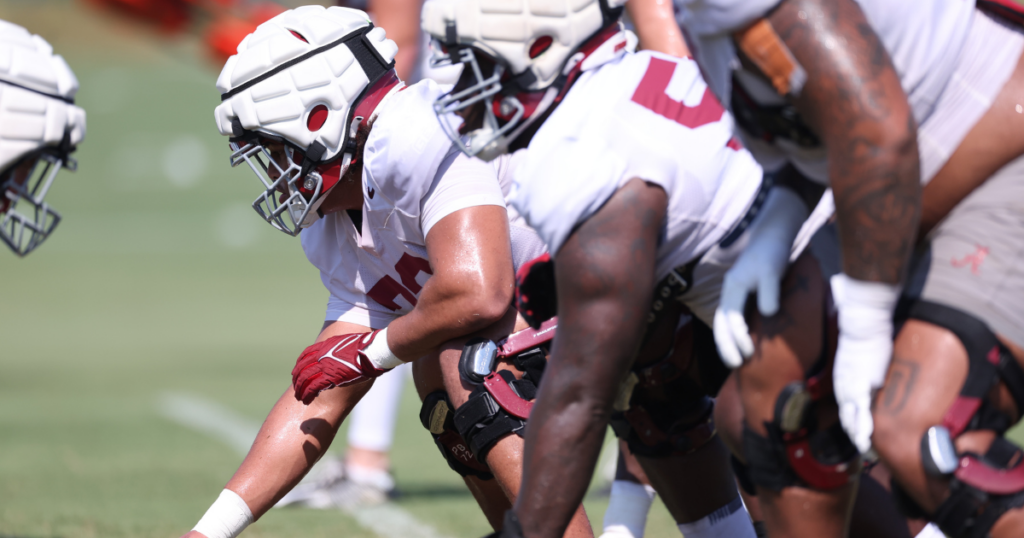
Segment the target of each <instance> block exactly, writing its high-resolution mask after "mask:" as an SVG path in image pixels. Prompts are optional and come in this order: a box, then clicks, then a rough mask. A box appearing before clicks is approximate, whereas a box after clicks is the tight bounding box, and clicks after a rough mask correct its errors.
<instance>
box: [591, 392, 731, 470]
mask: <svg viewBox="0 0 1024 538" xmlns="http://www.w3.org/2000/svg"><path fill="white" fill-rule="evenodd" d="M692 409H693V411H688V412H687V413H686V414H687V415H689V416H692V413H693V412H700V413H701V414H700V418H698V419H697V420H693V419H692V418H691V419H689V420H686V419H678V418H677V419H675V420H673V421H671V422H670V423H668V425H667V427H664V426H663V425H664V424H665V422H663V421H658V420H656V419H655V417H652V416H651V413H649V412H648V411H647V409H645V408H644V407H643V406H642V405H631V406H630V407H629V409H628V410H626V411H624V412H621V413H620V412H617V413H615V414H613V416H612V421H611V426H612V430H613V431H614V432H615V435H616V436H618V437H619V438H620V439H623V440H625V441H626V444H627V445H629V450H630V451H632V452H633V453H634V454H637V455H640V456H643V457H646V458H668V457H671V456H681V455H685V454H689V453H691V452H694V451H695V450H697V449H699V448H700V447H702V446H704V445H706V444H707V443H708V442H709V441H711V439H713V438H714V437H715V435H716V433H717V432H716V430H715V422H714V418H713V416H712V415H713V411H714V400H712V399H711V398H708V397H706V396H705V397H702V398H700V399H699V400H696V401H695V403H694V405H693V407H692ZM659 422H661V424H659Z"/></svg>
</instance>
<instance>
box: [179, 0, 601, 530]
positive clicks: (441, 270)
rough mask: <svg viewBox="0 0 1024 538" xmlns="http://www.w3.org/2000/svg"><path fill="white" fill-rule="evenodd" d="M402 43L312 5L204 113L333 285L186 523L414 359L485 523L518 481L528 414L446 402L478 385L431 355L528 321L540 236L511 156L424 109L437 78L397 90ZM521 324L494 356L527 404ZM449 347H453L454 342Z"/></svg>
mask: <svg viewBox="0 0 1024 538" xmlns="http://www.w3.org/2000/svg"><path fill="white" fill-rule="evenodd" d="M396 52H397V47H396V46H395V44H394V42H392V41H390V40H388V39H386V38H385V33H384V30H383V29H381V28H375V27H373V25H372V24H370V21H369V19H368V17H367V15H366V14H365V13H363V12H361V11H357V10H353V9H346V8H338V7H332V8H329V9H324V8H322V7H319V6H308V7H303V8H298V9H295V10H292V11H287V12H285V13H283V14H281V15H279V16H277V17H275V18H273V19H271V20H270V21H268V22H267V23H264V24H263V25H261V26H259V28H258V29H257V30H256V31H255V32H254V33H253V34H251V35H249V36H248V37H246V38H245V40H243V41H242V43H241V44H240V45H239V47H238V54H236V55H235V56H232V57H231V58H230V59H229V60H228V61H227V63H226V65H225V67H224V70H223V71H222V73H221V76H220V78H219V80H218V82H217V86H218V88H219V89H220V91H221V93H222V103H221V105H220V106H218V107H217V109H216V111H215V119H216V121H217V125H218V127H219V129H220V131H221V133H222V134H224V135H226V136H229V137H230V140H231V146H232V149H233V151H234V153H233V155H232V163H233V164H236V165H238V164H243V163H244V164H248V165H249V166H250V167H251V168H252V169H253V171H254V172H255V173H256V175H257V176H258V177H259V178H260V180H261V181H262V182H263V190H262V192H261V194H260V196H259V197H258V198H257V200H256V202H255V203H254V207H255V209H256V210H257V212H258V213H259V214H260V215H261V216H262V217H263V218H264V219H265V220H267V221H268V222H269V223H271V224H272V225H274V226H275V227H276V228H277V229H279V230H281V231H283V232H285V233H287V234H289V235H293V236H294V235H299V234H300V232H301V240H302V246H303V249H304V251H305V253H306V256H307V258H308V259H309V260H310V262H311V263H313V265H315V266H316V267H317V268H318V269H319V270H320V273H321V279H322V281H323V283H324V285H325V287H327V289H328V290H329V291H330V299H329V301H328V305H327V316H326V321H325V323H324V325H323V327H322V329H321V332H320V335H319V336H318V337H317V339H316V342H315V343H314V344H313V345H311V346H309V347H308V348H307V349H306V350H305V351H304V352H303V353H302V354H301V356H300V357H299V359H298V361H297V363H296V364H295V367H294V369H293V371H292V376H293V379H292V382H293V384H292V387H291V388H290V389H289V390H288V391H287V392H286V393H285V394H284V395H283V396H282V397H281V398H280V399H279V401H278V402H277V404H275V406H274V408H273V409H272V410H271V412H270V415H269V416H268V417H267V419H266V421H265V422H264V424H263V427H262V428H261V430H260V434H259V436H258V438H257V440H256V442H255V443H254V444H253V447H252V449H251V450H250V452H249V454H248V455H247V457H246V458H245V460H244V461H243V462H242V465H241V466H240V468H239V469H238V471H237V472H236V473H235V475H234V476H233V477H232V479H231V480H230V481H229V482H228V484H227V486H226V488H225V489H224V491H223V492H222V493H221V495H220V497H219V498H218V499H217V501H216V502H215V503H214V505H213V506H211V508H210V509H209V510H208V511H207V513H206V515H205V516H204V517H203V518H202V519H201V520H200V522H199V523H198V524H197V525H196V527H195V529H194V530H193V532H192V533H190V534H191V535H192V536H206V537H208V538H223V537H226V536H236V535H237V534H238V533H240V532H241V531H242V530H243V529H244V528H245V527H246V526H247V525H248V524H250V523H251V522H252V521H253V520H255V519H256V518H259V517H260V516H261V515H262V514H263V513H265V512H266V511H267V510H268V509H269V508H270V507H271V506H273V505H274V503H275V502H277V501H278V500H279V499H280V498H281V497H282V496H283V495H284V494H285V493H287V492H288V490H290V489H291V488H292V487H293V486H294V485H295V484H296V483H297V482H298V481H299V480H300V479H301V478H302V476H304V475H305V474H306V472H308V470H309V469H310V467H311V466H312V465H313V464H314V463H315V462H316V461H317V460H318V459H319V458H320V457H321V456H322V455H323V453H324V451H325V450H326V449H327V447H328V446H329V444H330V443H331V441H332V440H333V438H334V435H335V434H336V432H337V429H338V427H339V426H340V424H341V421H342V420H343V419H344V418H345V416H346V415H347V414H348V412H349V411H350V410H351V409H352V407H354V405H355V403H356V402H357V401H358V400H359V399H360V398H361V397H362V395H363V394H365V393H366V391H367V390H368V389H369V387H370V385H371V383H372V380H373V379H374V378H376V377H377V376H380V375H382V374H384V373H385V372H387V371H388V370H390V369H391V368H393V367H395V366H397V365H399V364H401V363H403V362H411V361H414V360H416V359H420V358H421V357H426V358H424V359H422V360H417V361H416V362H415V363H414V367H413V375H414V378H415V380H416V384H417V389H418V391H419V393H420V395H421V397H422V398H424V400H425V402H424V408H423V412H422V413H421V418H422V419H423V423H424V426H425V427H427V429H429V430H430V432H431V434H433V435H434V437H435V439H436V440H437V441H438V445H439V447H440V448H441V449H442V452H444V454H445V457H446V459H447V460H448V463H449V465H450V466H451V467H452V468H453V469H455V470H457V471H459V472H460V474H462V475H463V476H465V477H466V481H467V484H468V485H469V486H470V489H471V490H472V491H473V493H474V495H475V496H476V497H477V499H478V501H479V502H480V503H481V505H482V507H483V508H484V511H485V513H486V514H487V515H488V517H489V520H490V521H491V522H492V523H493V524H494V525H495V528H500V524H501V515H502V514H503V512H504V510H505V509H507V507H508V506H509V505H510V499H514V496H515V493H516V492H517V491H518V489H519V475H520V472H521V471H520V469H521V466H522V464H521V453H522V440H521V439H520V438H519V437H517V436H515V435H511V434H513V433H515V432H516V431H522V429H523V425H524V424H525V422H524V420H522V418H521V417H513V416H509V415H508V413H505V412H504V411H502V410H501V409H500V408H499V409H488V411H489V412H488V413H484V414H481V415H480V416H477V417H475V418H473V417H471V418H472V420H468V421H467V420H460V418H464V417H460V416H453V414H452V413H451V412H450V411H451V410H452V409H454V408H455V407H457V405H453V404H452V402H453V401H454V402H456V404H457V403H459V401H460V399H463V400H464V399H469V398H472V397H473V396H472V395H471V392H472V387H464V386H463V384H462V383H461V381H460V377H459V373H458V364H457V363H455V364H452V370H451V371H442V370H441V369H440V367H439V362H438V360H437V356H436V354H437V353H438V352H439V351H440V350H441V348H442V346H443V345H444V344H445V343H446V342H449V341H451V340H453V339H457V338H461V337H465V336H468V335H471V334H473V333H478V334H479V335H481V336H485V337H487V338H490V339H493V340H495V341H500V340H503V339H504V337H506V336H508V335H509V334H510V333H513V332H514V331H518V330H520V329H526V328H527V326H526V323H525V322H524V321H522V320H518V321H517V317H516V312H515V310H514V309H511V308H510V304H511V301H512V292H513V289H514V260H522V259H531V258H533V257H536V256H538V255H539V254H541V253H542V252H543V251H544V249H543V243H542V242H541V241H539V239H538V238H537V237H536V235H535V234H533V233H532V232H531V231H530V230H529V229H528V228H525V227H523V226H520V225H516V223H514V222H512V223H510V214H509V213H508V212H507V211H506V209H505V199H504V194H503V191H502V183H503V178H507V177H508V175H509V174H510V170H511V169H512V167H513V165H514V162H513V159H512V158H511V157H508V158H504V159H502V160H500V161H498V162H494V163H487V162H484V161H481V160H478V159H472V158H469V157H467V156H465V155H463V154H462V153H461V152H459V151H458V150H457V149H456V148H454V147H453V145H452V143H451V141H450V140H449V139H448V137H447V136H445V134H444V132H443V131H442V127H441V125H439V123H438V120H437V117H436V116H435V114H434V112H433V109H432V103H433V101H434V100H435V99H437V98H438V97H440V96H441V95H442V93H443V92H442V90H441V89H439V88H438V86H437V85H436V84H434V83H433V82H432V81H423V82H420V83H418V84H415V85H413V86H410V87H405V86H404V84H403V83H402V82H401V81H400V80H399V79H398V77H397V75H396V74H395V71H394V69H393V67H394V62H393V59H394V57H395V54H396ZM509 182H510V180H509V179H504V184H505V186H506V187H508V186H509ZM510 237H511V239H510ZM510 245H511V248H510ZM277 277H279V278H286V276H285V275H278V276H277ZM523 336H526V337H528V339H529V337H531V336H535V333H534V332H527V333H522V332H518V333H515V334H512V337H510V338H509V339H508V341H506V342H503V349H502V351H504V353H503V355H504V356H505V357H506V359H507V360H506V361H503V362H502V361H496V360H495V361H494V362H488V364H487V366H488V367H493V366H495V364H494V363H495V362H501V364H503V366H498V367H497V368H498V369H499V370H502V372H499V373H497V374H495V375H496V376H497V378H498V379H499V380H501V382H502V383H503V387H504V389H505V392H504V394H505V395H508V394H510V393H511V394H512V396H513V398H511V399H506V401H509V402H512V404H519V405H521V406H522V405H528V402H525V401H523V400H524V398H525V397H528V396H527V395H525V394H524V391H526V390H528V388H529V387H528V385H529V384H530V382H531V380H532V381H536V376H537V375H539V372H530V371H529V370H531V368H532V364H533V363H531V367H529V368H528V367H526V366H527V365H526V363H525V362H522V361H518V362H519V363H520V365H521V366H523V367H524V369H526V370H527V371H528V372H527V374H523V373H521V372H519V370H518V369H515V368H512V366H510V365H509V363H512V364H513V365H514V364H515V363H516V362H517V357H516V355H517V354H520V353H522V352H525V351H529V350H530V348H531V347H535V346H529V345H527V346H522V345H519V344H516V342H520V343H521V342H522V337H523ZM534 343H535V342H534ZM448 347H449V348H453V349H456V350H460V351H461V349H462V342H458V343H456V344H452V345H450V346H448ZM513 348H514V349H513ZM497 355H498V353H495V356H494V358H495V359H497V358H498V357H497ZM505 370H515V372H512V373H511V374H510V373H509V372H507V371H505ZM482 373H484V374H487V375H491V372H482ZM506 376H507V377H506ZM520 378H528V379H526V380H525V381H524V380H522V379H520ZM493 380H494V379H493V378H491V381H493ZM491 384H492V385H493V383H491ZM500 388H501V387H499V389H498V390H500ZM516 390H519V392H518V394H517V393H515V392H514V391H516ZM478 392H479V391H478ZM520 396H523V397H520ZM456 424H466V425H468V427H470V428H471V429H479V430H481V431H480V432H477V435H476V439H475V440H474V441H473V442H470V443H468V444H469V445H470V446H473V447H474V448H476V449H477V450H476V451H475V452H474V451H473V450H470V449H469V448H467V446H466V445H467V443H466V442H464V441H463V440H462V438H461V436H460V434H459V428H457V427H456ZM484 437H486V439H484ZM484 441H486V442H484ZM577 517H578V520H577V521H576V523H575V526H574V529H573V533H572V535H573V536H588V535H590V534H591V531H590V528H589V524H588V522H587V521H586V516H585V514H583V512H582V509H581V510H580V511H579V513H578V516H577Z"/></svg>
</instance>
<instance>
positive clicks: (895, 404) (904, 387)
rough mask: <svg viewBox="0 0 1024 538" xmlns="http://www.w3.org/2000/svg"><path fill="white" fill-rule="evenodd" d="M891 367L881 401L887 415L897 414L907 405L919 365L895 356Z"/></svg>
mask: <svg viewBox="0 0 1024 538" xmlns="http://www.w3.org/2000/svg"><path fill="white" fill-rule="evenodd" d="M890 368H891V371H890V373H889V379H888V381H887V382H886V383H885V392H884V394H883V395H882V399H881V401H880V403H881V408H882V411H885V413H886V414H887V415H892V416H897V415H899V414H900V412H901V411H903V408H904V407H906V405H907V401H908V400H910V393H911V392H913V391H914V384H915V383H916V382H917V371H918V369H919V366H918V365H917V363H915V362H912V361H909V360H907V359H902V358H900V357H895V358H893V360H892V366H890Z"/></svg>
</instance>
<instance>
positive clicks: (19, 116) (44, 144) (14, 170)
mask: <svg viewBox="0 0 1024 538" xmlns="http://www.w3.org/2000/svg"><path fill="white" fill-rule="evenodd" d="M77 91H78V80H77V79H76V78H75V74H74V73H72V72H71V68H70V67H68V64H67V63H65V62H64V59H63V58H61V57H60V56H57V55H54V54H53V48H52V47H50V44H49V43H47V42H46V40H44V39H43V38H41V37H39V36H37V35H32V34H30V33H29V32H28V30H26V29H24V28H22V27H21V26H18V25H16V24H11V23H9V22H6V21H0V240H2V241H3V242H4V243H6V244H7V246H9V247H10V248H11V250H13V251H14V252H15V253H16V254H18V255H19V256H24V255H26V254H28V253H29V252H32V251H33V250H35V248H36V247H38V246H39V244H40V243H42V242H43V241H44V240H45V239H46V238H47V237H49V236H50V233H51V232H53V230H54V228H56V227H57V224H58V223H59V222H60V214H59V213H57V212H56V211H54V210H53V209H52V208H51V207H50V206H49V205H48V204H47V203H46V202H45V201H44V198H45V197H46V193H47V192H49V190H50V187H51V186H52V185H53V180H54V178H55V177H56V176H57V172H58V171H60V169H61V168H64V167H66V168H69V169H71V170H74V169H75V167H76V164H75V161H74V160H73V159H72V158H71V156H70V155H71V152H73V151H74V150H75V147H76V146H77V145H78V144H79V143H80V142H81V141H82V138H84V137H85V111H84V110H82V109H81V108H79V107H77V106H75V105H74V102H75V101H74V99H75V93H76V92H77Z"/></svg>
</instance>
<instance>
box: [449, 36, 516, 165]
mask: <svg viewBox="0 0 1024 538" xmlns="http://www.w3.org/2000/svg"><path fill="white" fill-rule="evenodd" d="M457 54H458V61H459V62H460V63H462V64H463V70H464V71H465V70H466V69H469V70H470V72H471V73H472V76H473V77H474V79H475V82H474V83H473V84H472V85H470V86H469V87H468V88H466V89H464V90H462V91H459V92H457V93H449V94H446V95H442V96H441V97H439V98H438V99H437V101H435V102H434V113H435V114H437V116H438V118H440V119H441V122H440V123H441V128H442V129H443V130H444V132H445V134H447V135H448V138H450V139H451V141H452V143H453V144H455V147H457V148H459V150H461V151H462V152H463V153H465V154H466V155H469V156H476V157H479V158H481V159H484V160H487V161H489V160H492V159H494V158H495V157H497V156H498V155H500V154H501V153H504V150H505V147H506V146H507V145H508V140H506V139H505V138H504V137H505V135H506V134H508V133H509V132H510V131H512V130H513V129H515V128H516V126H517V125H518V124H519V122H520V121H521V120H522V119H523V113H524V111H525V107H523V104H522V103H521V102H520V101H519V99H517V98H515V96H511V95H509V96H506V97H505V98H504V99H502V101H501V105H500V106H501V107H502V108H503V112H504V111H507V112H508V113H509V114H506V115H511V116H512V118H511V119H509V120H508V121H507V122H505V125H500V126H499V125H498V118H497V117H495V115H494V96H495V95H497V94H498V93H499V92H500V91H501V77H502V75H503V74H504V73H505V68H504V66H502V65H501V64H497V65H495V66H494V74H492V75H491V76H490V77H487V78H486V79H485V78H484V76H483V73H482V71H481V70H480V63H479V62H478V61H477V59H476V54H475V53H474V52H473V49H471V48H469V47H466V48H461V49H459V50H458V51H457ZM431 62H432V63H436V65H444V64H443V60H439V59H437V58H436V57H435V58H434V59H432V60H431ZM449 62H451V60H449ZM467 66H468V67H467ZM481 101H482V102H483V105H484V118H483V127H481V128H479V129H474V130H473V131H471V132H469V133H467V134H466V135H465V142H464V141H463V135H461V134H460V133H459V131H458V127H457V125H458V123H455V124H454V125H453V122H449V121H445V118H444V116H447V115H448V114H452V113H455V112H458V111H460V110H467V109H469V108H470V107H472V106H473V105H475V104H477V103H479V102H481Z"/></svg>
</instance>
